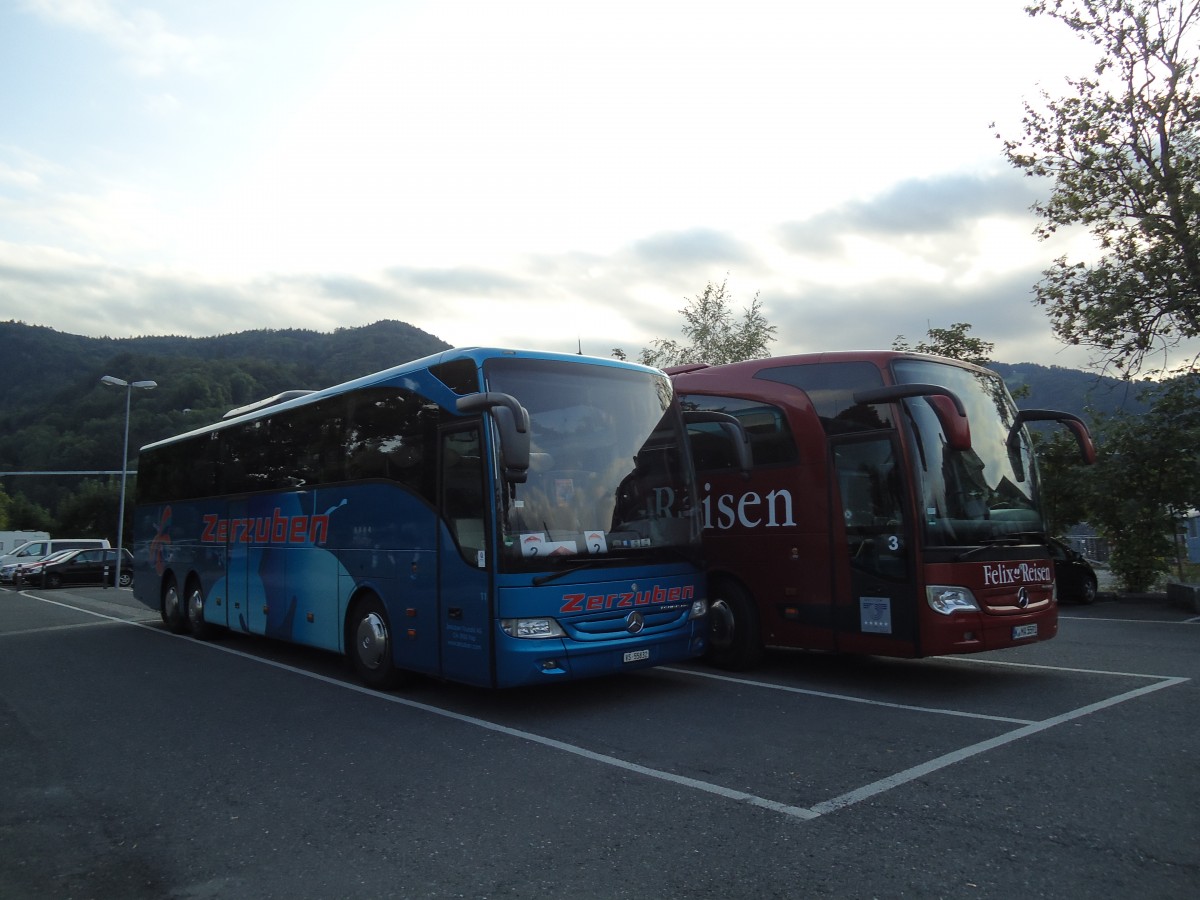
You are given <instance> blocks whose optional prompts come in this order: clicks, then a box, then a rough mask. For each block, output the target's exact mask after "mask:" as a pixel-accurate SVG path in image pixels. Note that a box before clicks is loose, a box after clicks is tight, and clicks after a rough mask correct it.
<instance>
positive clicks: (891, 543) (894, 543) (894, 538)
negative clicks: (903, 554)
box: [888, 534, 900, 552]
mask: <svg viewBox="0 0 1200 900" xmlns="http://www.w3.org/2000/svg"><path fill="white" fill-rule="evenodd" d="M888 549H889V550H891V551H893V552H895V551H896V550H899V549H900V536H899V535H895V534H890V535H888Z"/></svg>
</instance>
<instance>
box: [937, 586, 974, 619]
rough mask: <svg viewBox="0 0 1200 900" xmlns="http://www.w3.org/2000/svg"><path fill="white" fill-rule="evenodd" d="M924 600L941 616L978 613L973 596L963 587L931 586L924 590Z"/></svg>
mask: <svg viewBox="0 0 1200 900" xmlns="http://www.w3.org/2000/svg"><path fill="white" fill-rule="evenodd" d="M925 599H926V600H928V601H929V608H930V609H932V610H933V611H934V612H936V613H941V614H942V615H943V616H948V615H950V614H951V613H956V612H979V604H978V603H976V602H975V595H974V594H972V593H971V592H970V591H969V590H968V589H967V588H965V587H955V586H953V585H948V584H931V585H927V586H926V588H925Z"/></svg>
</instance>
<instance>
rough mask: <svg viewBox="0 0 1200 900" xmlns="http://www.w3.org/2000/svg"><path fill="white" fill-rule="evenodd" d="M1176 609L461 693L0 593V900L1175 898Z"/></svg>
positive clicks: (1185, 776)
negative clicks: (902, 651)
mask: <svg viewBox="0 0 1200 900" xmlns="http://www.w3.org/2000/svg"><path fill="white" fill-rule="evenodd" d="M1198 625H1200V617H1196V616H1195V615H1194V614H1191V613H1187V612H1185V611H1182V610H1176V609H1172V608H1170V607H1168V606H1166V605H1165V603H1153V602H1139V603H1123V602H1120V601H1118V600H1113V599H1109V600H1107V601H1106V602H1101V603H1097V604H1096V605H1095V606H1091V607H1078V608H1072V607H1064V608H1063V611H1062V625H1061V629H1060V635H1059V637H1058V638H1057V639H1055V640H1054V641H1050V642H1047V643H1044V644H1035V645H1031V646H1028V647H1024V648H1021V649H1020V650H1017V651H1006V652H1003V653H995V654H985V655H980V656H976V657H956V658H943V659H931V660H912V661H909V660H887V659H881V658H849V657H835V656H828V655H821V654H803V653H782V652H778V653H772V654H769V656H768V659H767V661H766V664H765V665H764V666H763V667H762V668H760V669H759V670H756V671H755V672H752V673H747V674H743V675H736V676H734V675H730V674H728V673H723V672H719V671H717V670H713V669H710V668H707V667H705V666H703V665H699V664H696V665H687V666H674V667H667V668H662V669H657V670H650V671H646V672H641V673H632V674H630V675H627V676H624V677H619V678H611V679H601V680H595V681H589V682H579V683H576V684H567V685H559V686H556V687H553V688H539V689H525V690H515V691H507V692H486V691H479V690H475V689H470V688H465V687H461V686H456V685H448V684H443V683H439V682H435V681H430V680H423V679H422V680H417V681H415V682H414V683H413V684H411V685H409V686H408V687H406V688H404V689H402V690H400V691H397V692H394V693H390V694H379V693H376V692H372V691H368V690H365V689H363V688H362V687H360V686H359V685H357V684H356V683H355V682H354V681H353V679H352V678H351V677H350V675H349V673H348V672H347V670H346V668H345V666H344V665H343V664H342V662H341V661H340V660H339V659H338V658H336V657H331V656H329V655H327V654H323V653H317V652H313V651H307V650H304V649H302V648H294V647H287V646H283V645H278V644H274V643H271V642H268V641H263V640H258V639H251V638H246V637H238V636H227V637H225V638H223V639H221V640H219V641H216V642H212V643H207V644H202V643H199V642H196V641H194V640H191V639H189V638H180V637H177V636H173V635H170V634H168V633H167V632H165V631H164V630H163V629H162V628H161V627H160V626H159V624H158V621H157V617H156V616H154V615H153V614H152V613H150V612H149V611H148V610H145V609H144V608H142V607H140V606H139V605H137V604H136V603H135V602H134V601H133V600H132V597H131V595H130V594H129V592H128V591H119V590H112V589H109V590H102V589H75V590H67V591H56V592H50V591H28V592H24V593H18V592H14V591H5V592H0V765H3V766H4V770H5V771H6V772H7V773H8V774H9V777H10V781H11V784H12V786H13V790H12V791H11V792H8V793H7V794H5V795H4V797H3V798H0V834H3V836H4V840H3V842H2V846H3V847H4V848H5V850H4V853H3V857H2V858H0V896H4V897H9V896H11V897H66V896H72V897H243V896H244V897H268V896H278V897H329V896H364V897H367V896H370V897H376V896H397V897H426V896H436V897H528V896H534V895H538V896H566V895H571V896H580V897H593V896H594V897H802V896H804V897H807V896H831V897H1013V896H1022V897H1076V896H1078V897H1084V896H1094V895H1103V896H1107V897H1125V896H1127V897H1184V896H1187V897H1190V896H1192V894H1193V893H1194V890H1195V886H1196V884H1197V883H1200V878H1198V876H1200V846H1198V844H1197V841H1196V840H1195V835H1196V834H1197V833H1200V832H1198V827H1200V813H1198V812H1197V811H1198V810H1200V786H1198V781H1200V780H1198V779H1197V778H1196V777H1195V776H1196V768H1197V761H1196V756H1195V752H1196V747H1197V740H1196V738H1197V734H1198V732H1200V726H1198V725H1197V718H1196V715H1195V710H1196V708H1197V704H1196V699H1197V693H1196V684H1197V679H1198V677H1200V671H1198V670H1200V654H1197V652H1196V651H1197V645H1198V642H1200V630H1198V629H1197V626H1198Z"/></svg>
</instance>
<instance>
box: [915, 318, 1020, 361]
mask: <svg viewBox="0 0 1200 900" xmlns="http://www.w3.org/2000/svg"><path fill="white" fill-rule="evenodd" d="M970 330H971V326H970V325H969V324H968V323H966V322H955V323H954V324H953V325H951V326H950V327H949V328H930V329H929V331H928V335H929V340H928V342H926V341H921V342H920V343H918V344H917V346H915V347H911V346H909V343H908V341H907V340H905V337H904V335H902V334H898V335H896V339H895V340H894V341H892V349H893V350H902V351H912V352H914V353H932V354H933V355H934V356H946V357H949V358H950V359H961V360H962V361H963V362H969V363H975V365H977V366H986V365H988V364H989V363H990V362H991V361H992V349H993V348H994V347H995V346H996V345H995V344H993V343H992V342H991V341H985V340H982V339H980V338H975V337H970V336H968V335H967V332H968V331H970Z"/></svg>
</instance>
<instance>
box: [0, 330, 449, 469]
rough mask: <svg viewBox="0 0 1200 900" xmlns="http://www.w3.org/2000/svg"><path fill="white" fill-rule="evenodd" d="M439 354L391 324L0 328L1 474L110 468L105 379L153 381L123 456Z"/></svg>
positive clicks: (119, 418) (114, 438) (112, 426)
mask: <svg viewBox="0 0 1200 900" xmlns="http://www.w3.org/2000/svg"><path fill="white" fill-rule="evenodd" d="M449 346H450V345H449V344H447V343H446V342H445V341H442V340H440V339H439V338H436V337H434V336H433V335H431V334H427V333H426V332H424V331H421V330H420V329H418V328H414V327H412V326H411V325H407V324H405V323H403V322H393V321H383V322H376V323H375V324H373V325H367V326H364V327H361V328H341V329H338V330H337V331H334V332H333V333H332V334H326V333H320V332H315V331H302V330H298V329H296V330H293V329H288V330H278V331H247V332H242V333H239V334H227V335H221V336H218V337H206V338H188V337H135V338H120V339H114V338H91V337H82V336H80V335H74V334H64V333H62V332H59V331H55V330H53V329H51V328H44V327H41V326H34V325H25V324H22V323H19V322H3V323H0V472H3V471H20V470H31V469H36V470H58V471H61V470H68V469H87V470H97V469H113V468H119V466H120V440H121V436H122V430H123V427H124V416H125V391H123V390H117V389H114V388H111V387H106V386H104V385H102V384H101V383H100V378H101V377H102V376H104V375H113V376H116V377H117V378H122V379H125V380H127V381H143V380H150V381H156V382H158V387H157V388H156V389H155V390H151V391H135V392H134V395H133V397H132V405H131V410H130V434H129V444H130V456H131V457H132V456H133V454H134V452H135V451H136V448H137V447H140V446H141V445H143V444H146V443H149V442H151V441H155V440H159V439H160V438H164V437H168V436H170V435H172V434H178V433H180V432H182V431H187V430H190V429H192V428H196V427H199V426H200V425H204V424H207V423H209V422H213V421H216V420H218V419H220V418H221V416H223V415H224V414H225V413H226V412H227V411H229V410H230V409H232V408H234V407H237V406H242V405H244V404H247V403H252V402H254V401H256V400H261V399H263V398H265V397H270V396H272V395H274V394H277V393H279V392H281V391H286V390H294V389H311V390H315V389H319V388H324V387H329V386H330V385H334V384H340V383H342V382H344V381H348V380H350V379H352V378H357V377H359V376H361V375H368V374H370V373H371V372H377V371H380V370H381V369H387V368H390V367H392V366H395V365H399V364H400V363H404V362H408V361H409V360H413V359H419V358H421V357H423V356H429V355H430V354H433V353H437V352H439V351H441V350H446V349H449ZM114 448H115V449H116V452H115V453H114Z"/></svg>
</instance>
